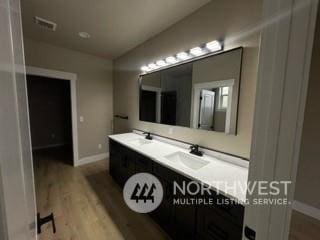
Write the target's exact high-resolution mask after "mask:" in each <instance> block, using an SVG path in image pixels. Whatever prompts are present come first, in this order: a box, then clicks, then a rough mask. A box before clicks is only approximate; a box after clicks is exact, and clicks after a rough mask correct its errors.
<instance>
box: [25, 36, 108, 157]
mask: <svg viewBox="0 0 320 240" xmlns="http://www.w3.org/2000/svg"><path fill="white" fill-rule="evenodd" d="M24 42H25V54H26V65H27V66H35V67H41V68H47V69H53V70H60V71H64V72H72V73H76V74H77V80H76V85H77V113H78V120H79V117H80V116H83V117H84V122H79V121H78V136H79V158H83V157H87V156H92V155H96V154H100V153H105V152H108V151H109V150H108V143H107V136H108V135H109V134H111V133H112V119H113V103H112V101H113V93H112V61H111V60H107V59H104V58H100V57H96V56H92V55H88V54H84V53H81V52H77V51H73V50H69V49H65V48H60V47H56V46H53V45H49V44H44V43H41V42H36V41H33V40H31V39H24ZM99 144H102V149H99V148H98V145H99Z"/></svg>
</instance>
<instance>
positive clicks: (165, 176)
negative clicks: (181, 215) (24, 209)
mask: <svg viewBox="0 0 320 240" xmlns="http://www.w3.org/2000/svg"><path fill="white" fill-rule="evenodd" d="M152 165H153V175H154V176H156V177H157V178H158V179H159V181H160V182H161V184H162V187H163V200H162V202H161V204H160V206H159V207H158V208H157V209H156V210H155V211H153V212H152V213H151V214H150V215H151V217H152V218H153V219H154V220H155V221H156V222H157V223H158V224H159V225H160V226H161V227H162V228H163V229H164V230H165V231H166V232H167V233H168V234H169V235H170V236H174V232H175V226H174V218H173V217H174V206H173V202H172V201H173V178H174V175H175V173H174V172H173V171H171V170H170V169H168V168H166V167H163V166H162V165H160V164H157V163H155V162H153V164H152Z"/></svg>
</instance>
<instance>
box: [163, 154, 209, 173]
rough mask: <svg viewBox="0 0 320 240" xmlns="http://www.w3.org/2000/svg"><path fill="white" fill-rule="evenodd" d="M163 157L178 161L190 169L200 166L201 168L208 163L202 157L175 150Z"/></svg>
mask: <svg viewBox="0 0 320 240" xmlns="http://www.w3.org/2000/svg"><path fill="white" fill-rule="evenodd" d="M165 158H166V159H168V160H169V161H172V162H176V163H180V164H182V165H184V166H186V167H188V168H190V169H192V170H199V169H200V168H203V167H204V166H206V165H207V164H209V162H208V161H206V160H204V159H201V158H199V157H193V156H191V155H190V154H188V153H184V152H175V153H172V154H170V155H167V156H165Z"/></svg>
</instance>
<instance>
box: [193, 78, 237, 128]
mask: <svg viewBox="0 0 320 240" xmlns="http://www.w3.org/2000/svg"><path fill="white" fill-rule="evenodd" d="M234 82H235V80H234V79H226V80H219V81H212V82H203V83H195V84H193V88H192V91H193V94H192V103H191V112H192V113H193V116H192V118H191V121H190V122H191V123H190V126H191V127H192V128H195V129H198V123H199V118H200V115H199V112H200V94H201V90H202V89H206V88H218V87H230V99H232V96H233V86H234ZM237 102H239V100H238V99H237ZM237 104H238V103H237ZM231 108H232V101H229V103H228V108H227V110H226V127H225V133H226V134H230V132H231V129H230V126H231V119H230V118H231V110H232V109H231ZM236 108H238V106H236ZM235 125H236V124H235ZM234 130H235V129H234ZM235 132H236V130H235ZM235 132H234V133H235Z"/></svg>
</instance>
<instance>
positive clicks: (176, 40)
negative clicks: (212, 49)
mask: <svg viewBox="0 0 320 240" xmlns="http://www.w3.org/2000/svg"><path fill="white" fill-rule="evenodd" d="M261 9H262V1H261V0H238V1H234V0H215V1H211V2H210V3H209V4H207V5H205V6H204V7H202V8H200V9H199V10H197V11H196V12H194V13H193V14H191V15H189V16H188V17H186V18H185V19H183V20H182V21H180V22H178V23H177V24H175V25H173V26H172V27H170V28H169V29H167V30H166V31H164V32H162V33H160V34H158V35H157V36H155V37H154V38H152V39H150V40H148V41H146V42H145V43H143V44H141V45H140V46H138V47H136V48H134V49H133V50H131V51H130V52H128V53H126V54H125V55H123V56H121V57H120V58H118V59H116V60H115V63H114V65H115V66H114V68H115V72H114V111H115V114H119V115H128V116H129V120H128V121H127V120H121V119H116V120H115V123H114V125H115V131H116V132H125V131H129V130H130V129H132V128H138V129H142V130H145V131H151V132H154V133H157V134H160V135H163V136H167V137H171V138H175V139H178V140H183V141H187V142H192V143H198V144H200V145H202V146H205V147H209V148H213V149H216V150H220V151H224V152H228V153H232V154H236V155H240V156H243V157H247V158H249V156H250V146H251V135H252V124H253V114H254V102H255V87H256V79H257V68H258V54H259V43H260V32H247V31H246V30H247V29H248V27H253V26H254V25H255V24H257V23H258V21H259V20H260V17H261ZM215 39H224V42H225V49H231V48H235V47H239V46H243V47H244V53H243V68H242V73H241V74H242V79H241V86H240V104H239V116H238V120H239V121H238V135H237V136H230V135H229V136H228V135H226V134H224V133H218V132H210V131H202V130H195V129H188V128H182V127H175V128H174V132H173V134H172V135H171V134H169V131H168V130H169V127H168V126H165V125H159V124H153V123H146V122H141V121H139V114H138V113H139V111H138V109H139V91H138V89H139V88H138V77H139V73H140V67H141V66H143V65H145V64H148V63H150V62H154V61H156V60H158V59H162V58H165V57H167V56H169V55H172V54H175V53H178V52H180V51H185V50H187V49H190V48H192V47H194V46H198V45H200V44H203V43H205V42H209V41H212V40H215ZM128 102H130V104H128Z"/></svg>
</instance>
